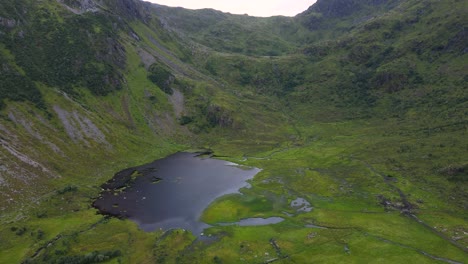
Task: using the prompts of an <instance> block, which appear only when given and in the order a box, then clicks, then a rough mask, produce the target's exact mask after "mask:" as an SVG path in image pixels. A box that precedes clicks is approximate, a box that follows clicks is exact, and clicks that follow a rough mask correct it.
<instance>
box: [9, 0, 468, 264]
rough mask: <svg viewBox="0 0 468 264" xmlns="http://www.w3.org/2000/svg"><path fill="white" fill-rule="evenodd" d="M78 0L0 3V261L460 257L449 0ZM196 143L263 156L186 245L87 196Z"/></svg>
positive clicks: (230, 155) (455, 72)
mask: <svg viewBox="0 0 468 264" xmlns="http://www.w3.org/2000/svg"><path fill="white" fill-rule="evenodd" d="M62 2H63V3H64V4H66V5H67V6H64V4H62ZM96 3H97V2H96ZM96 3H94V1H81V0H73V1H68V0H67V1H55V0H44V1H32V0H20V1H3V2H2V3H0V107H1V111H0V132H1V133H0V146H1V147H0V201H2V203H1V205H0V210H1V211H0V212H1V213H0V222H1V223H2V227H1V228H0V263H21V262H23V263H101V262H102V263H146V262H155V263H309V262H317V263H404V262H408V261H411V262H415V263H444V262H445V263H447V262H448V263H456V262H458V263H463V262H464V261H465V260H466V258H467V250H466V248H467V246H468V236H467V235H466V234H467V233H468V226H467V224H466V223H467V219H468V215H467V210H466V208H467V206H468V196H467V194H468V191H467V177H468V174H467V171H468V156H467V153H468V137H467V132H468V90H467V85H466V84H467V81H468V77H467V74H466V61H467V53H466V25H467V24H468V18H467V17H466V15H465V14H466V13H467V12H468V10H467V9H466V2H465V1H458V0H447V1H436V0H411V1H397V0H395V1H374V0H373V1H370V0H369V1H368V0H354V1H343V0H319V1H317V3H316V4H315V5H314V6H312V7H311V8H310V9H309V10H307V11H305V12H304V13H302V14H300V15H298V16H297V17H294V18H287V17H273V18H254V17H249V16H236V15H231V14H224V13H221V12H217V11H214V10H199V11H193V10H185V9H180V8H176V9H174V8H168V7H162V6H157V5H151V4H149V3H143V2H139V1H133V0H132V1H123V0H117V1H99V5H93V4H96ZM87 5H91V6H87ZM343 5H345V6H346V8H341V7H342V6H343ZM70 8H72V11H73V12H72V11H70ZM87 9H89V10H94V11H96V10H95V9H97V10H98V11H97V12H92V11H89V10H88V12H85V11H86V10H87ZM31 146H33V147H31ZM199 148H204V149H212V150H213V151H214V153H215V155H217V156H219V157H222V158H223V159H227V160H230V161H232V162H236V163H239V164H242V165H246V166H255V167H258V168H261V169H262V171H261V172H260V173H259V174H258V175H256V176H255V178H254V179H253V180H251V182H250V184H251V188H244V189H242V190H241V193H240V194H232V195H227V196H224V197H220V198H219V199H217V200H216V201H215V202H213V203H212V204H211V205H210V206H209V207H208V208H206V210H205V211H204V212H203V214H202V216H201V220H203V221H204V222H206V223H209V224H210V225H212V227H210V228H208V229H206V230H205V231H204V234H203V237H204V239H197V236H199V235H200V234H191V233H190V232H189V231H186V230H171V231H168V232H164V231H163V230H156V231H155V232H149V233H147V232H143V231H141V230H140V229H139V228H138V226H137V225H136V224H135V223H133V222H131V221H129V220H120V219H114V218H107V217H103V216H101V215H98V214H96V210H95V209H93V208H92V207H91V203H92V201H93V200H94V199H95V198H96V197H97V195H98V193H99V192H100V185H101V184H102V183H104V182H106V181H107V180H108V179H110V178H111V177H112V176H113V175H114V173H116V172H118V171H121V170H122V169H125V168H130V167H133V166H137V165H141V164H144V163H147V162H150V161H153V160H155V159H157V158H162V157H164V156H166V155H169V154H171V153H174V152H176V151H183V150H184V149H199ZM131 177H138V175H137V174H134V175H131ZM297 198H303V199H305V200H306V201H307V202H309V203H310V204H311V206H312V207H313V209H312V210H311V211H310V212H307V211H300V210H298V208H295V207H293V206H291V202H292V201H294V200H295V199H297ZM272 216H279V217H283V218H284V219H285V220H284V221H283V222H281V223H279V224H275V225H269V226H257V227H240V226H235V225H233V226H225V225H222V223H232V222H236V221H239V220H241V219H244V218H250V217H262V218H267V217H272Z"/></svg>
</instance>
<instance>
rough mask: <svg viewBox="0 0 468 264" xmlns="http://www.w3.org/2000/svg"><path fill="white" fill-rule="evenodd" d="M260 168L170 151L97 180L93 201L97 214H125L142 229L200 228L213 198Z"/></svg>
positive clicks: (235, 188)
mask: <svg viewBox="0 0 468 264" xmlns="http://www.w3.org/2000/svg"><path fill="white" fill-rule="evenodd" d="M259 171H260V170H259V169H257V168H245V167H239V166H236V164H233V163H230V162H226V161H222V160H217V159H212V158H201V157H198V156H197V154H193V153H176V154H174V155H171V156H169V157H166V158H164V159H161V160H157V161H154V162H153V163H150V164H146V165H143V166H139V167H135V168H129V169H127V170H124V171H122V172H120V173H117V174H116V176H115V177H114V179H113V180H111V181H109V182H108V183H106V184H104V185H103V188H104V189H106V190H105V191H103V192H102V193H101V196H100V198H99V199H97V200H96V201H95V202H94V204H93V205H94V206H95V207H96V208H98V209H99V210H100V212H101V213H104V214H110V215H114V216H117V217H122V218H128V219H131V220H133V221H135V222H136V223H138V225H139V226H140V227H141V228H142V229H143V230H145V231H153V230H156V229H159V228H161V229H163V230H168V229H172V228H183V229H188V230H191V231H193V232H194V233H195V234H196V233H200V232H201V231H202V230H203V229H204V228H206V227H208V225H207V224H205V223H202V222H200V221H199V217H200V215H201V213H202V212H203V210H204V209H205V208H206V207H208V205H209V204H210V203H211V202H213V201H214V200H215V199H216V198H218V197H220V196H222V195H225V194H229V193H236V192H238V191H239V189H240V188H243V187H247V186H248V184H247V182H246V181H247V180H249V179H252V178H253V177H254V176H255V174H257V173H258V172H259Z"/></svg>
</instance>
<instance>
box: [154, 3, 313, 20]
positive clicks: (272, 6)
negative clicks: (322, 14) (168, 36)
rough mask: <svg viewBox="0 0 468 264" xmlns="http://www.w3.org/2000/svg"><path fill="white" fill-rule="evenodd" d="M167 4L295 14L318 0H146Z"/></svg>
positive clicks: (194, 7) (238, 11)
mask: <svg viewBox="0 0 468 264" xmlns="http://www.w3.org/2000/svg"><path fill="white" fill-rule="evenodd" d="M146 1H149V2H153V3H157V4H160V5H167V6H181V7H185V8H189V9H200V8H213V9H216V10H221V11H223V12H229V13H232V14H249V15H251V16H274V15H283V16H295V15H297V14H299V13H301V12H303V11H305V10H306V9H307V8H309V6H311V5H312V4H313V3H315V1H316V0H146Z"/></svg>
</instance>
